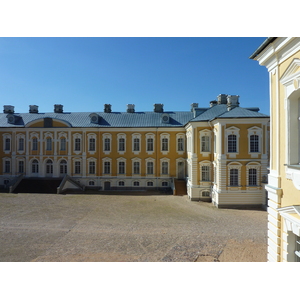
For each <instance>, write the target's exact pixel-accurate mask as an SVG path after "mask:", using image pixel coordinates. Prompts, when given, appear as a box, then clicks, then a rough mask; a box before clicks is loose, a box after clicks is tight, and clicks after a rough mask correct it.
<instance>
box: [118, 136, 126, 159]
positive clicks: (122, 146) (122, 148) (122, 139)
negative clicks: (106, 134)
mask: <svg viewBox="0 0 300 300" xmlns="http://www.w3.org/2000/svg"><path fill="white" fill-rule="evenodd" d="M117 140H118V153H119V154H124V153H125V152H126V134H125V133H118V135H117Z"/></svg>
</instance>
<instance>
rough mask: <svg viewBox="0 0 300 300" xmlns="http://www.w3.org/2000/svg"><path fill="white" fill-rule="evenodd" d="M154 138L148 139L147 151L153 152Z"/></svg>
mask: <svg viewBox="0 0 300 300" xmlns="http://www.w3.org/2000/svg"><path fill="white" fill-rule="evenodd" d="M153 148H154V147H153V138H148V139H147V151H153Z"/></svg>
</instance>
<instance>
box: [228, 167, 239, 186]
mask: <svg viewBox="0 0 300 300" xmlns="http://www.w3.org/2000/svg"><path fill="white" fill-rule="evenodd" d="M238 174H239V170H238V169H231V170H230V185H231V186H238V185H239V177H238Z"/></svg>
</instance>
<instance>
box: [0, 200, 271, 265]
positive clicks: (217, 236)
mask: <svg viewBox="0 0 300 300" xmlns="http://www.w3.org/2000/svg"><path fill="white" fill-rule="evenodd" d="M266 257H267V212H266V211H260V210H237V209H217V208H215V207H213V206H212V204H210V203H203V202H190V201H188V200H187V197H186V196H163V195H155V196H122V195H118V196H116V195H100V196H99V195H49V194H45V195H43V194H0V261H6V262H13V261H20V262H25V261H40V262H42V261H47V262H54V261H57V262H58V261H72V262H74V261H86V262H87V261H103V262H105V261H107V262H112V261H114V262H121V261H132V262H134V261H139V262H147V261H149V262H169V261H170V262H171V261H173V262H194V261H198V262H204V261H208V262H212V261H221V262H223V261H224V262H225V261H231V262H233V261H266Z"/></svg>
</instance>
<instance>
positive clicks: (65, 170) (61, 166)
mask: <svg viewBox="0 0 300 300" xmlns="http://www.w3.org/2000/svg"><path fill="white" fill-rule="evenodd" d="M63 161H65V162H66V163H65V164H62V162H63ZM58 167H59V176H62V175H67V174H68V161H67V160H66V159H65V158H62V159H60V160H59V161H58ZM62 169H63V172H61V170H62Z"/></svg>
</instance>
